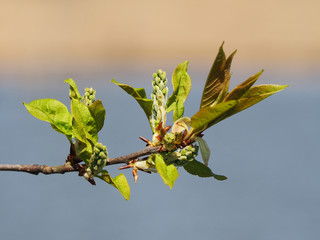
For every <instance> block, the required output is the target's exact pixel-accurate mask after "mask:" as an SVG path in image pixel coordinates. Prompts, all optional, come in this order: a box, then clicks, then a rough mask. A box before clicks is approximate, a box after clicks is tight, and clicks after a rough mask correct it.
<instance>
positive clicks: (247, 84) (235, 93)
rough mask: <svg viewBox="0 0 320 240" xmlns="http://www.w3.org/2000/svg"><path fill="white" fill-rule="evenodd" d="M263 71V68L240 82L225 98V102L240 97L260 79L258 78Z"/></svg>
mask: <svg viewBox="0 0 320 240" xmlns="http://www.w3.org/2000/svg"><path fill="white" fill-rule="evenodd" d="M262 73H263V70H262V71H260V72H258V73H257V74H255V75H253V76H252V77H250V78H248V79H247V80H246V81H244V82H243V83H241V84H239V85H238V86H236V87H235V88H234V89H232V91H231V92H230V93H229V94H228V95H227V96H226V98H225V99H224V102H226V101H230V100H238V99H239V98H241V97H242V96H243V95H244V94H245V93H246V92H247V91H248V90H249V89H250V88H251V86H252V85H253V84H254V83H255V82H256V81H257V80H258V78H259V77H260V75H261V74H262Z"/></svg>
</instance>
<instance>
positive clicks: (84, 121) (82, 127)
mask: <svg viewBox="0 0 320 240" xmlns="http://www.w3.org/2000/svg"><path fill="white" fill-rule="evenodd" d="M71 113H72V117H73V120H72V133H73V135H74V136H75V137H76V138H77V139H79V140H80V141H81V142H83V143H85V144H87V145H88V140H89V142H90V143H92V144H91V145H92V146H93V145H95V144H96V143H97V142H98V131H97V124H96V121H95V119H94V118H93V117H92V115H91V113H90V111H89V109H88V107H87V106H85V105H84V104H82V103H81V102H80V101H79V100H77V99H74V98H73V99H72V100H71Z"/></svg>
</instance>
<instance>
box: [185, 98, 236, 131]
mask: <svg viewBox="0 0 320 240" xmlns="http://www.w3.org/2000/svg"><path fill="white" fill-rule="evenodd" d="M236 104H237V101H234V100H233V101H228V102H224V103H218V104H217V105H214V106H212V107H206V108H201V109H200V110H199V111H198V112H197V113H196V114H195V115H193V116H192V117H191V128H192V131H193V132H194V133H196V132H199V131H204V130H205V129H207V128H208V127H209V126H210V123H211V122H213V121H214V120H215V119H216V118H218V117H219V116H221V115H222V114H224V113H225V112H227V111H228V110H230V109H231V108H233V107H234V106H235V105H236Z"/></svg>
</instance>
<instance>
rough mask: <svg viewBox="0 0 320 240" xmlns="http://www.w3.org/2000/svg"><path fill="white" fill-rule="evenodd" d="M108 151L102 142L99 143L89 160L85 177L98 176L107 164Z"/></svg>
mask: <svg viewBox="0 0 320 240" xmlns="http://www.w3.org/2000/svg"><path fill="white" fill-rule="evenodd" d="M107 158H108V152H107V147H106V146H104V145H103V144H102V143H97V144H96V145H95V146H94V148H93V152H92V155H91V158H90V160H89V163H88V166H87V168H86V172H85V174H84V175H83V176H84V178H85V179H87V180H89V179H93V177H95V176H98V174H99V173H100V172H101V170H102V169H103V167H104V166H105V165H106V164H107Z"/></svg>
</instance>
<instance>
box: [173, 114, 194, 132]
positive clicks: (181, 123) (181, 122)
mask: <svg viewBox="0 0 320 240" xmlns="http://www.w3.org/2000/svg"><path fill="white" fill-rule="evenodd" d="M190 126H191V119H190V118H189V117H182V118H180V119H178V120H177V121H175V122H174V123H173V125H172V132H173V133H180V132H183V131H184V130H186V131H188V130H189V127H190Z"/></svg>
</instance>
